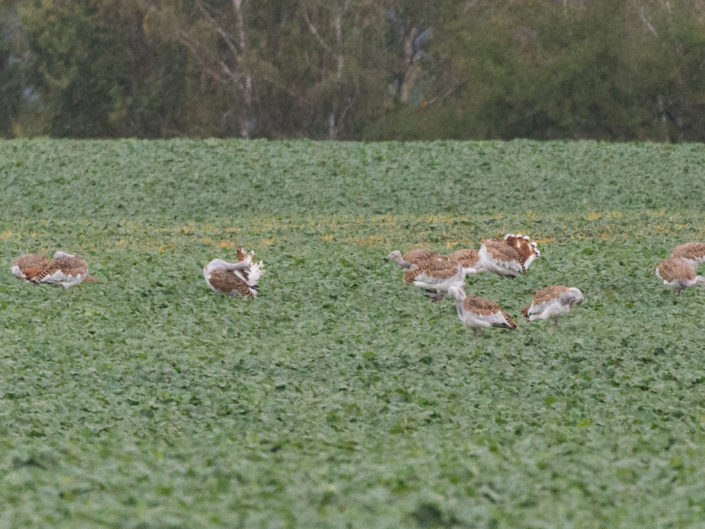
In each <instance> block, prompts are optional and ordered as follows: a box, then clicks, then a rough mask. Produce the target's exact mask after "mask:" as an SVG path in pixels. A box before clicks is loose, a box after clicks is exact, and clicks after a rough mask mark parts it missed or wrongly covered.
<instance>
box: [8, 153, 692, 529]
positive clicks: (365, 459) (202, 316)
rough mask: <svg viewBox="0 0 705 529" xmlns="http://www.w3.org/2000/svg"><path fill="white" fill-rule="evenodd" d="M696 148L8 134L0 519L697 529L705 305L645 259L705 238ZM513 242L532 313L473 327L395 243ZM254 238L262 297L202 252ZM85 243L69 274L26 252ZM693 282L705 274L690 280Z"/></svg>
mask: <svg viewBox="0 0 705 529" xmlns="http://www.w3.org/2000/svg"><path fill="white" fill-rule="evenodd" d="M704 166H705V149H703V147H702V146H700V145H681V146H671V145H654V144H602V143H595V142H575V143H562V142H555V143H537V142H528V141H514V142H437V143H423V144H422V143H411V144H403V143H379V144H358V143H315V142H308V141H285V142H265V141H251V142H246V141H225V140H223V141H221V140H207V141H184V140H180V141H133V140H122V141H79V142H77V141H53V140H35V141H9V142H2V143H0V177H1V178H2V183H3V200H2V206H3V207H2V210H1V211H0V255H1V256H2V262H3V263H5V264H4V265H3V266H5V272H4V273H3V274H0V307H1V310H2V312H1V314H2V318H1V321H0V402H1V405H0V468H1V469H2V473H1V474H0V505H1V506H2V507H1V508H0V510H1V511H2V513H3V515H2V516H0V528H14V527H52V528H59V527H71V528H77V527H79V528H80V527H115V528H118V527H119V528H144V529H147V528H167V527H168V528H190V527H227V528H234V527H248V528H249V527H268V528H269V527H307V528H316V527H321V528H323V527H326V528H327V527H341V528H343V527H361V528H362V527H364V528H375V527H380V528H382V527H385V528H386V527H424V528H431V527H433V528H438V527H457V528H468V529H469V528H476V527H493V528H494V527H502V528H519V527H531V528H539V527H540V528H548V527H555V528H572V527H575V528H601V527H604V528H620V527H625V528H626V527H633V528H641V527H696V526H699V524H702V520H703V519H704V517H705V497H704V496H703V490H705V467H704V466H703V465H702V461H703V460H704V459H705V373H704V372H703V358H704V354H705V353H704V351H703V349H704V346H703V344H704V343H705V331H704V330H703V314H704V313H705V292H704V291H698V290H695V289H692V290H690V291H685V292H684V293H683V294H682V295H681V296H680V297H678V298H676V297H675V296H674V295H673V294H671V293H670V292H668V291H666V290H665V289H664V288H663V286H662V285H660V284H659V281H658V280H657V278H656V277H655V276H654V275H653V268H654V266H655V265H656V264H657V263H658V262H659V261H660V260H661V259H662V258H664V257H666V256H667V254H668V252H669V251H670V250H671V249H672V247H673V246H674V245H676V244H677V243H681V242H686V241H690V240H705V215H704V211H703V210H704V206H703V197H705V178H704V177H703V167H704ZM508 231H512V232H517V231H519V232H522V233H529V234H531V235H532V237H533V238H535V239H537V240H538V241H539V248H540V249H541V251H542V255H541V257H540V259H538V260H537V261H536V262H535V263H534V264H533V265H532V267H531V268H530V269H529V273H528V274H527V275H526V276H525V277H520V278H518V279H516V280H513V281H511V280H501V279H499V278H497V277H494V276H489V275H480V276H477V277H476V278H472V279H468V280H467V285H468V291H469V292H471V293H473V294H476V295H481V296H485V297H490V298H492V299H495V300H496V301H498V302H499V303H500V304H501V305H502V306H503V307H504V308H505V309H506V310H507V311H509V312H510V313H512V314H513V315H515V316H517V317H518V316H519V309H520V308H521V307H523V306H525V305H527V304H528V303H529V302H530V299H531V294H532V293H533V292H534V291H535V290H537V289H538V288H540V287H542V286H544V285H547V284H566V285H569V286H577V287H579V288H581V289H582V291H583V292H584V294H585V299H586V301H585V303H584V304H583V306H580V307H578V308H576V309H575V310H574V311H573V312H572V313H571V314H570V315H568V316H566V317H565V318H564V319H563V320H562V321H561V323H560V327H559V329H558V331H557V332H555V333H548V332H546V326H545V324H544V323H543V322H540V323H536V324H531V325H529V324H528V323H524V322H520V325H521V328H520V329H519V330H518V331H516V332H506V331H502V330H490V331H488V332H487V333H486V336H485V337H484V338H474V337H473V335H472V333H471V332H469V331H468V330H466V329H465V328H464V327H463V326H462V325H461V324H460V323H459V321H458V319H457V317H456V315H455V308H454V306H453V304H452V303H450V302H448V301H445V302H441V303H437V304H433V303H430V302H428V301H427V300H426V299H425V298H424V297H423V296H422V295H421V293H420V292H419V291H417V290H416V289H415V288H414V287H411V286H409V285H406V284H404V283H403V282H402V281H401V272H400V269H399V268H398V267H397V266H396V264H393V263H391V262H389V261H385V260H384V259H383V257H384V256H385V255H386V254H387V253H388V252H389V251H391V250H393V249H402V250H406V249H410V248H412V247H415V246H421V245H423V246H427V247H430V248H433V249H436V250H440V251H449V250H451V249H457V248H462V247H467V246H479V243H480V241H481V240H482V238H484V237H490V236H496V235H501V234H503V233H505V232H508ZM238 244H242V245H243V246H245V247H246V248H253V249H255V250H256V252H257V258H261V259H263V260H264V262H265V268H266V269H267V270H268V272H267V273H266V274H265V276H264V277H263V278H262V280H261V283H260V285H261V292H262V295H261V297H260V298H258V299H256V300H242V299H226V298H222V297H220V296H217V295H214V293H212V292H211V291H210V290H209V289H208V288H207V286H206V284H205V282H204V281H203V276H202V273H201V269H202V266H203V265H204V264H205V263H206V262H208V261H209V260H210V259H212V258H214V257H222V258H231V257H233V256H234V253H235V246H236V245H238ZM58 248H61V249H64V250H66V251H72V252H78V253H81V254H82V255H83V256H85V257H86V258H87V260H88V261H89V263H90V266H91V272H92V274H93V275H95V276H97V277H98V278H99V279H100V280H101V282H100V283H87V284H83V285H80V286H78V287H75V288H72V289H69V290H67V291H62V290H61V289H54V288H49V287H45V286H42V287H37V286H33V285H31V284H29V283H25V282H22V281H18V280H17V279H15V278H13V277H12V276H11V274H10V273H9V265H10V263H11V261H12V259H13V258H14V257H15V256H17V255H19V254H20V253H23V252H28V251H42V252H46V253H53V251H54V250H55V249H58ZM701 272H702V269H701Z"/></svg>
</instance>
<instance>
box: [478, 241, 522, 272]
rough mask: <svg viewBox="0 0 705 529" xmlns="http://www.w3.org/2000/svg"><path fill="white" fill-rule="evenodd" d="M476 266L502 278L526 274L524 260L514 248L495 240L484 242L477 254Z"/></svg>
mask: <svg viewBox="0 0 705 529" xmlns="http://www.w3.org/2000/svg"><path fill="white" fill-rule="evenodd" d="M478 256H479V259H478V266H479V267H480V268H481V269H482V270H485V271H487V272H492V273H493V274H497V275H499V276H503V277H516V276H518V275H520V274H525V273H526V267H525V265H524V262H525V259H524V257H523V256H522V255H521V254H520V253H519V251H518V250H517V249H516V248H513V247H512V246H509V245H508V244H505V243H504V242H500V241H496V240H491V239H490V240H486V241H485V242H483V243H482V246H481V247H480V251H479V252H478Z"/></svg>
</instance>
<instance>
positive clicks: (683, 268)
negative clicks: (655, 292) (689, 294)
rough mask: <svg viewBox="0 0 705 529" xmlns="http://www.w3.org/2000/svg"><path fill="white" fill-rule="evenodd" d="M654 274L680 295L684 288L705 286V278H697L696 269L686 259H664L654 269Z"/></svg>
mask: <svg viewBox="0 0 705 529" xmlns="http://www.w3.org/2000/svg"><path fill="white" fill-rule="evenodd" d="M654 274H656V276H657V277H658V278H659V279H661V280H663V284H664V285H667V286H669V287H671V288H672V289H673V290H674V291H675V292H676V294H678V295H680V293H681V291H682V290H683V289H684V288H688V287H695V286H700V287H703V286H705V277H703V276H696V275H695V269H694V268H693V266H692V265H691V264H690V263H689V262H688V261H686V260H685V259H680V258H671V259H664V260H663V261H661V263H660V264H659V265H658V266H657V267H656V268H655V269H654Z"/></svg>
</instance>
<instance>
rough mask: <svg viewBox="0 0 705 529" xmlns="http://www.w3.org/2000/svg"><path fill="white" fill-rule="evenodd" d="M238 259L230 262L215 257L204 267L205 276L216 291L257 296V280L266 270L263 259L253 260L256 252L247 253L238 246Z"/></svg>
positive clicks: (233, 294) (223, 293)
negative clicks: (254, 261) (255, 261)
mask: <svg viewBox="0 0 705 529" xmlns="http://www.w3.org/2000/svg"><path fill="white" fill-rule="evenodd" d="M237 255H238V261H237V262H235V263H229V262H227V261H223V260H222V259H213V260H212V261H211V262H210V263H208V264H207V265H206V266H204V267H203V277H205V279H206V283H207V284H208V286H209V287H210V288H211V290H213V291H214V292H219V293H220V294H222V295H224V296H242V297H251V298H255V297H257V294H258V293H259V291H258V289H257V282H258V281H259V279H260V277H262V274H263V273H264V272H265V270H264V269H263V268H262V261H260V262H258V263H253V262H252V257H253V256H254V252H249V253H248V254H245V253H244V251H242V249H241V248H240V247H238V253H237Z"/></svg>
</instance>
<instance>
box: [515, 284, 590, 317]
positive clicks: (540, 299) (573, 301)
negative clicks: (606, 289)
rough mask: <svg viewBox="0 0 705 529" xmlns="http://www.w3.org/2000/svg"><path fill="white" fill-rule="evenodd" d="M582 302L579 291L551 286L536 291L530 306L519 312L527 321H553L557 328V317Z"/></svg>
mask: <svg viewBox="0 0 705 529" xmlns="http://www.w3.org/2000/svg"><path fill="white" fill-rule="evenodd" d="M583 300H584V298H583V293H582V292H581V291H580V290H579V289H577V288H574V287H571V288H569V287H564V286H562V285H553V286H550V287H546V288H542V289H541V290H539V291H537V292H536V293H535V294H534V299H533V302H532V303H531V305H529V306H528V307H524V308H523V309H521V312H522V313H523V314H524V316H525V317H526V318H528V320H529V321H534V320H548V321H551V320H553V322H554V326H555V327H558V316H560V315H561V314H566V313H568V312H569V311H570V309H572V308H573V306H575V305H577V304H579V303H582V302H583Z"/></svg>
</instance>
